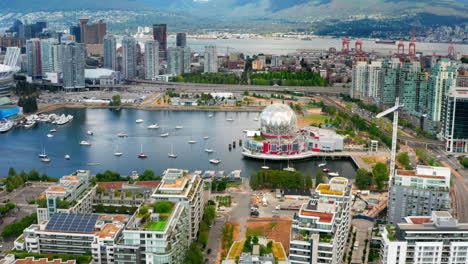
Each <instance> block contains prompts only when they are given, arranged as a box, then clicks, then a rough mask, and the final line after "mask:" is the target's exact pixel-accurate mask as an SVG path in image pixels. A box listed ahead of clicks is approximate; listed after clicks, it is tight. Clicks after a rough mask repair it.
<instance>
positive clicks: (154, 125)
mask: <svg viewBox="0 0 468 264" xmlns="http://www.w3.org/2000/svg"><path fill="white" fill-rule="evenodd" d="M158 128H159V125H158V124H152V125H149V126H148V129H158Z"/></svg>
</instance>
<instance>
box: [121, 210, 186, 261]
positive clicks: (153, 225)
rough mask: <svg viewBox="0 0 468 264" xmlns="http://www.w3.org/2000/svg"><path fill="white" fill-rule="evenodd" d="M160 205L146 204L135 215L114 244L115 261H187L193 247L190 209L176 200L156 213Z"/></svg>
mask: <svg viewBox="0 0 468 264" xmlns="http://www.w3.org/2000/svg"><path fill="white" fill-rule="evenodd" d="M161 202H162V203H167V201H161ZM157 204H158V202H156V203H147V204H144V205H142V207H140V210H139V212H138V213H137V214H135V215H133V216H132V218H131V219H130V221H129V223H128V225H127V227H126V228H125V230H124V231H123V232H122V238H121V240H120V241H119V243H118V245H117V246H116V247H115V250H114V256H115V262H114V263H116V264H133V263H146V264H150V263H151V264H164V263H184V259H185V256H186V254H187V250H188V248H189V246H190V233H189V232H187V230H190V226H189V214H188V213H187V209H186V208H185V207H184V206H183V205H182V204H181V203H180V202H173V203H170V204H171V209H170V212H169V213H165V214H164V215H162V214H160V213H158V212H156V209H155V207H156V206H157Z"/></svg>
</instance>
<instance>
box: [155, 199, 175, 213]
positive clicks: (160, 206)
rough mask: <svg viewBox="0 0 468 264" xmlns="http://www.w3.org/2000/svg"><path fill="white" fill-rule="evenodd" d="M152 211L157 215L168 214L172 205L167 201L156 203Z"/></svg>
mask: <svg viewBox="0 0 468 264" xmlns="http://www.w3.org/2000/svg"><path fill="white" fill-rule="evenodd" d="M153 208H154V211H155V212H156V213H158V214H168V213H170V212H171V210H172V203H171V202H168V201H161V202H158V203H157V204H155V205H154V206H153Z"/></svg>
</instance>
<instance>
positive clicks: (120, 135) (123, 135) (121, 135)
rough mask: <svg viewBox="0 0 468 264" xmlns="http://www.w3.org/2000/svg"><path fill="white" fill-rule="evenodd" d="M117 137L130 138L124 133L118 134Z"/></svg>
mask: <svg viewBox="0 0 468 264" xmlns="http://www.w3.org/2000/svg"><path fill="white" fill-rule="evenodd" d="M117 136H118V137H128V135H127V134H125V133H123V132H120V133H118V134H117Z"/></svg>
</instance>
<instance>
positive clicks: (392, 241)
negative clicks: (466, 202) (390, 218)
mask: <svg viewBox="0 0 468 264" xmlns="http://www.w3.org/2000/svg"><path fill="white" fill-rule="evenodd" d="M467 233H468V224H466V223H458V221H457V220H456V219H454V218H453V217H452V215H450V213H448V212H446V211H434V212H432V214H431V216H408V217H406V218H405V222H404V223H399V224H398V225H397V226H396V229H394V228H392V227H385V226H381V230H380V234H381V243H382V246H381V253H380V263H381V264H406V263H414V264H425V263H439V264H462V263H468V237H467V236H466V234H467Z"/></svg>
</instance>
